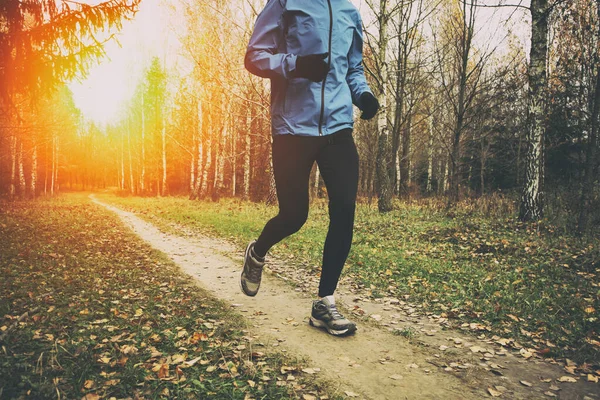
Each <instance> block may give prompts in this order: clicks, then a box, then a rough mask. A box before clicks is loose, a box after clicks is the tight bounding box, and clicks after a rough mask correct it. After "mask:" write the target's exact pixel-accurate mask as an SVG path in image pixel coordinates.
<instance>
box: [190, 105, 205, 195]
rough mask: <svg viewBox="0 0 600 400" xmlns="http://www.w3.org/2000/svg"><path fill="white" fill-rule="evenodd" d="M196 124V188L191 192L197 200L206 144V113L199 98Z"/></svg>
mask: <svg viewBox="0 0 600 400" xmlns="http://www.w3.org/2000/svg"><path fill="white" fill-rule="evenodd" d="M196 117H197V120H196V126H195V127H194V129H196V138H197V142H196V148H195V149H194V151H195V152H196V161H197V164H196V181H195V182H194V189H193V190H192V193H191V194H190V200H195V199H197V198H199V197H200V191H201V190H202V153H203V151H204V146H203V142H202V140H203V134H202V132H203V129H204V126H203V122H204V121H203V118H204V115H203V113H202V100H198V104H197V107H196Z"/></svg>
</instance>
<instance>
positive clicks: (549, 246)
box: [101, 194, 600, 362]
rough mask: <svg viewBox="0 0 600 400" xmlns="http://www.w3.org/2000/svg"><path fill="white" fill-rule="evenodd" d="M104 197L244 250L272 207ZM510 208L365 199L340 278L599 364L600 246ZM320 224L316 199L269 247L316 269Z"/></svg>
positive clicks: (321, 208) (323, 223)
mask: <svg viewBox="0 0 600 400" xmlns="http://www.w3.org/2000/svg"><path fill="white" fill-rule="evenodd" d="M101 198H102V199H103V200H104V201H107V202H110V203H113V204H116V205H119V206H121V207H123V208H126V209H128V210H131V211H134V212H136V213H138V214H141V215H142V216H144V217H145V218H147V219H149V220H150V221H152V222H154V223H156V224H158V225H161V226H163V227H164V228H165V229H172V227H173V226H174V225H173V224H175V226H177V225H179V226H183V227H185V228H188V229H192V230H194V231H197V232H202V233H206V234H210V235H215V236H219V237H221V238H226V239H230V240H233V241H234V242H235V243H237V244H239V245H240V246H241V247H243V246H244V245H245V244H246V243H247V242H248V241H249V240H251V239H254V238H256V237H257V236H258V234H259V233H260V231H261V229H262V228H263V226H264V223H265V222H266V221H267V220H268V218H270V217H271V216H273V215H275V214H276V212H277V209H276V207H268V206H265V205H262V204H253V203H248V202H241V201H239V200H226V199H223V200H221V201H219V202H217V203H213V202H203V201H199V202H198V201H196V202H192V201H189V200H187V199H185V198H176V197H174V198H164V199H156V198H143V199H140V198H119V197H116V196H112V195H108V194H106V195H103V196H101ZM506 209H507V211H506V212H496V213H495V214H494V215H493V217H488V216H486V215H484V214H483V213H478V212H475V210H474V209H473V207H472V206H471V205H469V204H463V205H461V206H459V207H457V208H455V209H454V210H452V212H451V213H450V214H448V213H446V212H445V211H444V210H443V208H442V207H438V205H436V204H435V203H425V202H423V203H412V204H398V205H397V207H396V210H394V211H393V212H390V213H388V214H385V215H380V214H379V213H378V212H377V209H376V207H375V206H369V205H366V204H361V205H359V206H358V209H357V216H356V228H355V234H354V241H353V248H352V251H351V254H350V257H349V259H348V262H347V268H346V270H345V274H349V275H350V276H351V277H352V278H353V280H354V282H355V283H356V284H357V285H358V287H362V288H364V290H365V291H368V292H370V293H369V294H371V295H373V296H374V297H381V296H396V297H400V296H409V298H410V301H411V302H413V303H414V302H419V303H420V304H422V305H423V308H424V310H426V311H430V312H434V313H437V314H439V315H441V316H442V317H446V318H448V319H449V320H450V321H453V322H454V324H455V325H456V326H463V327H466V328H467V329H472V330H474V331H476V332H477V333H478V334H481V333H485V334H487V335H490V336H493V335H498V336H499V337H503V338H508V339H513V340H514V341H516V342H518V343H521V344H522V345H526V346H528V347H533V348H536V349H538V350H540V351H541V352H542V353H543V354H545V355H546V356H549V357H570V358H572V359H574V360H576V361H579V362H586V361H587V362H594V361H597V360H598V359H600V322H599V320H598V310H600V241H599V240H597V239H594V238H587V239H580V238H576V237H572V236H569V235H567V234H565V233H563V232H558V231H557V230H556V229H555V228H553V227H552V226H550V225H548V224H543V223H542V224H537V225H534V224H530V225H524V224H521V223H519V222H518V221H517V220H516V218H515V217H514V216H513V215H510V214H509V213H508V210H509V209H510V207H509V206H508V205H506ZM327 221H328V217H327V206H326V203H325V202H323V201H320V202H316V203H314V204H313V205H312V206H311V212H310V216H309V219H308V221H307V223H306V225H305V226H304V227H303V228H302V230H301V231H300V232H298V233H297V234H295V235H293V236H292V237H291V238H288V239H286V240H284V241H283V242H282V243H281V244H279V245H277V246H275V248H274V249H273V251H272V252H273V253H274V254H275V255H278V256H281V257H282V258H285V259H288V258H289V256H290V255H293V256H294V260H295V261H296V262H300V263H302V264H304V265H306V267H307V268H312V267H314V266H315V265H320V262H321V261H320V260H321V252H322V246H323V242H324V238H325V235H326V230H327ZM169 227H170V228H169ZM404 298H406V297H404ZM471 323H472V324H471ZM470 324H471V325H470Z"/></svg>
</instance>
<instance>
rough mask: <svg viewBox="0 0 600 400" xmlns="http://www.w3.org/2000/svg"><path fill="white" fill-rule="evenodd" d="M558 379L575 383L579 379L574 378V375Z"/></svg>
mask: <svg viewBox="0 0 600 400" xmlns="http://www.w3.org/2000/svg"><path fill="white" fill-rule="evenodd" d="M557 381H559V382H571V383H575V382H577V379H575V378H573V377H572V376H561V377H560V378H558V379H557Z"/></svg>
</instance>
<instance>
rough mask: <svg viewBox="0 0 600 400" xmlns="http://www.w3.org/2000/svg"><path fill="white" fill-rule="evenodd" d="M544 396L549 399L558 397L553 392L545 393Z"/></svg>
mask: <svg viewBox="0 0 600 400" xmlns="http://www.w3.org/2000/svg"><path fill="white" fill-rule="evenodd" d="M544 394H545V395H546V396H548V397H557V396H556V393H552V392H544Z"/></svg>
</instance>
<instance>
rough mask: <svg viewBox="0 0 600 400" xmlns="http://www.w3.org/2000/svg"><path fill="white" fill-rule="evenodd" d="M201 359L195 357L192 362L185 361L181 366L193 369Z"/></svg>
mask: <svg viewBox="0 0 600 400" xmlns="http://www.w3.org/2000/svg"><path fill="white" fill-rule="evenodd" d="M201 359H202V357H196V358H194V359H193V360H189V361H185V362H184V363H183V365H184V366H186V367H193V366H194V365H195V364H196V363H197V362H198V361H200V360H201Z"/></svg>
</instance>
